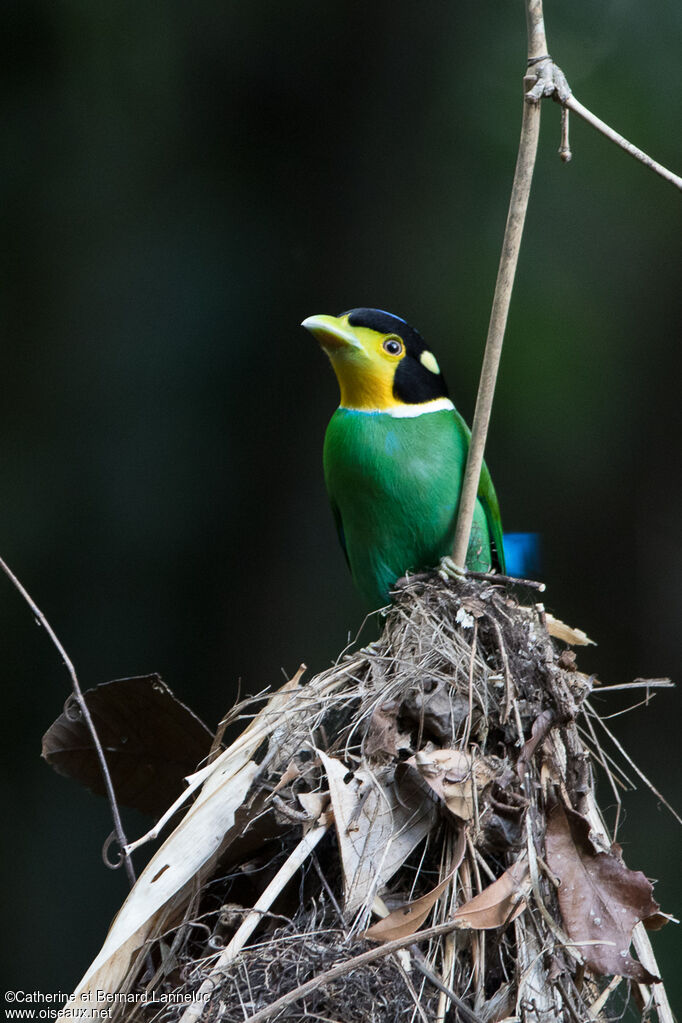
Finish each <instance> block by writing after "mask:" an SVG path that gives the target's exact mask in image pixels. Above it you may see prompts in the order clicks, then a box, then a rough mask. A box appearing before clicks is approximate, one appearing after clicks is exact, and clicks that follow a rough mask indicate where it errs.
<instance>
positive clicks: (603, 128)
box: [564, 95, 682, 189]
mask: <svg viewBox="0 0 682 1023" xmlns="http://www.w3.org/2000/svg"><path fill="white" fill-rule="evenodd" d="M564 105H565V106H566V107H568V109H569V110H572V111H573V113H574V114H577V115H578V117H582V119H583V121H586V122H587V123H588V124H589V125H591V126H592V127H593V128H595V129H596V130H597V131H598V132H601V134H602V135H604V136H605V137H606V138H607V139H609V140H610V141H611V142H615V144H616V145H617V146H620V148H621V149H624V150H625V152H626V153H629V154H630V156H632V157H634V159H635V160H639V162H640V163H643V164H644V166H645V167H648V168H649V169H650V170H652V171H653V172H654V174H658V175H659V176H660V177H662V178H664V179H665V180H666V181H669V182H670V184H671V185H674V186H675V188H679V189H682V178H681V177H679V175H677V174H673V172H672V171H669V170H668V169H667V167H664V166H663V165H662V164H660V163H657V162H656V160H652V159H651V157H650V156H649V155H648V154H647V153H645V152H644V150H643V149H639V148H638V147H637V146H634V145H633V144H632V142H628V140H627V139H626V138H623V136H622V135H619V134H618V132H617V131H614V130H613V128H611V127H609V125H608V124H606V123H605V122H604V121H602V120H600V118H598V117H597V116H596V114H593V113H592V112H591V111H590V110H588V109H587V107H584V106H583V105H582V103H580V102H579V101H578V100H577V99H576V98H575V96H573V95H571V96H569V97H568V99H566V100H565V101H564Z"/></svg>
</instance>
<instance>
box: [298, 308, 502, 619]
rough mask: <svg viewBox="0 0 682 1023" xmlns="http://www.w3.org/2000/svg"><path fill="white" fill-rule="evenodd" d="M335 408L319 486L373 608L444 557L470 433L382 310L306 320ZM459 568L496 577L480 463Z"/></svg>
mask: <svg viewBox="0 0 682 1023" xmlns="http://www.w3.org/2000/svg"><path fill="white" fill-rule="evenodd" d="M301 326H303V327H304V328H305V329H306V330H308V331H309V332H310V333H311V334H312V335H313V337H314V338H315V339H316V340H317V341H318V342H319V344H320V346H321V347H322V349H323V351H324V352H325V353H326V354H327V355H328V356H329V359H330V361H331V364H332V368H333V369H334V372H335V374H336V377H337V380H338V383H339V389H340V392H341V400H340V404H339V407H338V408H337V409H336V411H335V412H334V414H333V415H332V417H331V420H330V422H329V425H328V427H327V431H326V434H325V439H324V451H323V465H324V478H325V484H326V488H327V492H328V495H329V499H330V502H331V506H332V512H333V515H334V521H335V523H336V528H337V532H338V535H339V540H340V541H341V546H342V548H343V551H344V553H345V556H346V560H347V562H348V565H349V567H350V571H351V574H352V577H353V580H354V582H355V585H356V587H357V588H358V590H359V591H360V593H361V594H362V596H363V597H364V598H365V600H366V601H367V603H368V604H369V605H370V606H371V607H372V608H373V609H378V608H379V607H383V606H385V605H387V604H389V603H390V602H391V591H392V589H393V588H394V586H395V583H396V581H397V580H398V579H399V578H401V577H402V576H404V575H405V574H406V573H407V572H410V571H411V572H417V571H420V570H425V569H430V568H435V567H437V566H439V564H440V563H441V561H442V559H443V558H446V557H447V556H448V555H449V554H450V553H451V550H452V544H453V538H454V532H455V524H456V519H457V511H458V508H459V501H460V494H461V489H462V479H463V476H464V466H465V463H466V458H467V452H468V449H469V438H470V431H469V428H468V426H467V424H466V423H465V421H464V419H463V418H462V416H461V415H460V414H459V412H458V411H457V409H456V408H455V406H454V405H453V403H452V401H451V400H450V397H449V394H448V389H447V386H446V384H445V380H444V378H443V374H442V373H441V370H440V366H439V365H438V361H437V359H436V356H435V355H434V354H433V352H432V351H431V349H430V348H428V347H427V345H426V342H425V341H424V339H423V338H422V336H421V335H420V334H419V333H418V331H417V330H415V329H414V327H411V326H410V325H409V324H408V323H407V321H406V320H403V319H402V318H401V317H399V316H395V315H394V314H392V313H388V312H385V311H384V310H382V309H371V308H365V307H362V308H357V309H351V310H349V311H348V312H345V313H341V314H340V315H339V316H327V315H316V316H309V317H307V319H305V320H303V323H302V324H301ZM466 567H467V568H468V569H469V570H474V571H479V572H490V571H497V572H500V573H504V571H505V557H504V541H503V535H502V520H501V516H500V508H499V503H498V500H497V495H496V493H495V488H494V486H493V482H492V479H491V476H490V473H489V471H488V469H487V467H486V465H485V464H484V465H483V468H482V471H481V477H480V482H479V487H478V495H477V500H476V507H475V512H474V521H473V525H472V530H471V538H470V541H469V547H468V551H467V556H466Z"/></svg>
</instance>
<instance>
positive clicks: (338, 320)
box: [302, 308, 450, 414]
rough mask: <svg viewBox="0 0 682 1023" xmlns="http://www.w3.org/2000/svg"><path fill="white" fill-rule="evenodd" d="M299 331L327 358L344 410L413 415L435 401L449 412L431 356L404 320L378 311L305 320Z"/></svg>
mask: <svg viewBox="0 0 682 1023" xmlns="http://www.w3.org/2000/svg"><path fill="white" fill-rule="evenodd" d="M302 326H303V327H305V328H306V330H309V331H310V332H311V334H313V335H314V337H316V338H317V340H318V341H319V342H320V345H321V346H322V348H323V349H324V351H325V352H326V353H327V355H328V356H329V358H330V360H331V363H332V366H333V368H334V372H335V373H336V376H337V379H338V381H339V387H340V389H341V405H342V407H343V408H350V409H360V410H362V411H365V412H392V413H393V414H396V413H397V414H400V412H401V411H403V412H405V413H409V412H410V410H412V411H413V412H414V413H418V412H419V411H420V408H419V406H423V405H426V404H427V403H431V402H434V401H439V402H441V403H442V405H443V407H449V405H450V403H449V401H448V400H447V398H448V392H447V388H446V386H445V381H444V380H443V377H442V375H441V372H440V368H439V366H438V362H437V361H436V358H435V356H434V355H433V354H432V352H430V351H429V350H428V349H427V347H426V345H425V344H424V341H423V339H422V337H421V336H420V335H419V334H418V333H417V331H416V330H415V329H414V328H413V327H411V326H410V325H409V324H408V323H406V322H405V320H401V319H400V317H399V316H393V315H392V314H391V313H385V312H383V311H382V310H380V309H365V308H362V309H351V310H350V312H347V313H342V315H341V316H338V317H337V316H309V317H308V319H306V320H304V321H303V323H302Z"/></svg>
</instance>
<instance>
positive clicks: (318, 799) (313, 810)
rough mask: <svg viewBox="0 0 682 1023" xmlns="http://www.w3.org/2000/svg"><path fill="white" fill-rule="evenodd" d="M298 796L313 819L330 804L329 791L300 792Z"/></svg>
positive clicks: (320, 814)
mask: <svg viewBox="0 0 682 1023" xmlns="http://www.w3.org/2000/svg"><path fill="white" fill-rule="evenodd" d="M296 798H297V799H298V801H299V803H300V804H301V806H302V807H303V809H304V810H305V812H306V813H307V814H308V816H309V817H310V818H311V820H315V821H316V820H317V819H318V818H319V817H321V816H322V814H323V812H324V811H325V809H326V808H327V806H328V805H329V793H328V792H298V793H297V794H296Z"/></svg>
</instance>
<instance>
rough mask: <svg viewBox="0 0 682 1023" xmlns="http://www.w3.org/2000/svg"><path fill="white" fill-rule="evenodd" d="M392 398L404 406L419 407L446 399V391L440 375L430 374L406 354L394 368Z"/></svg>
mask: <svg viewBox="0 0 682 1023" xmlns="http://www.w3.org/2000/svg"><path fill="white" fill-rule="evenodd" d="M393 397H394V398H395V399H396V400H397V401H402V402H404V403H405V404H406V405H421V404H423V402H425V401H434V400H435V399H436V398H447V397H448V389H447V387H446V385H445V381H444V380H443V377H442V374H440V373H432V372H431V371H430V370H428V369H427V368H426V367H425V366H422V364H421V362H419V361H418V360H417V359H415V358H414V357H413V356H411V355H410V354H409V353H408V354H406V355H405V357H404V358H403V359H401V360H400V362H399V363H398V365H397V367H396V371H395V377H394V380H393Z"/></svg>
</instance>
